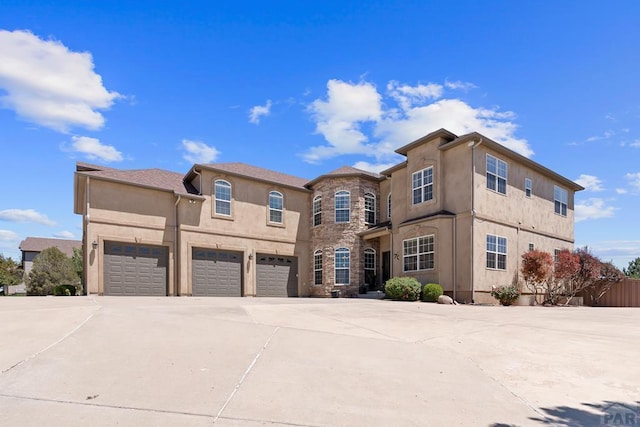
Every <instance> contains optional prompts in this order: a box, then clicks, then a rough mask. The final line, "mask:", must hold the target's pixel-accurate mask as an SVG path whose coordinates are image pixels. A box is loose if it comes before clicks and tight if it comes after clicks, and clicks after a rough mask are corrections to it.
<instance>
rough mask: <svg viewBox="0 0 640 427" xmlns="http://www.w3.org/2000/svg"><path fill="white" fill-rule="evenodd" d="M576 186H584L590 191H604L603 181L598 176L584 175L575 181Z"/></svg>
mask: <svg viewBox="0 0 640 427" xmlns="http://www.w3.org/2000/svg"><path fill="white" fill-rule="evenodd" d="M575 182H576V184H578V185H581V186H583V187H584V188H586V189H587V190H589V191H602V190H604V188H602V181H601V180H600V178H598V177H597V176H593V175H585V174H582V175H580V177H579V178H578V179H576V180H575Z"/></svg>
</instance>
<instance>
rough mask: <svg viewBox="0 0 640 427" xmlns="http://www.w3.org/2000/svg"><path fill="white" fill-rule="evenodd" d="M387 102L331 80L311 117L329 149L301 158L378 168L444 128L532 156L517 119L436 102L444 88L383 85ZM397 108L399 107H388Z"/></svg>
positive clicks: (366, 86) (367, 88)
mask: <svg viewBox="0 0 640 427" xmlns="http://www.w3.org/2000/svg"><path fill="white" fill-rule="evenodd" d="M387 89H388V91H387V97H388V101H390V102H384V100H383V96H382V95H381V94H380V93H379V92H378V90H377V88H376V87H375V86H374V85H373V84H372V83H368V82H360V83H355V84H354V83H348V82H343V81H340V80H330V81H329V82H328V84H327V98H326V100H325V99H316V100H315V101H313V102H312V103H311V105H310V106H309V112H310V113H311V114H312V118H313V120H314V121H315V122H316V132H317V133H319V134H321V135H323V136H324V138H325V140H326V141H327V143H328V144H327V145H321V146H315V147H311V148H310V149H309V150H308V151H307V152H306V153H304V154H303V157H304V159H305V160H306V161H307V162H310V163H316V162H319V161H320V160H322V159H326V158H331V157H335V156H338V155H342V154H360V155H365V156H369V157H374V158H375V159H376V163H380V164H382V163H390V162H393V161H397V160H398V156H397V155H396V154H395V153H394V150H395V149H397V148H398V147H400V146H403V145H405V144H408V143H409V142H411V141H414V140H416V139H418V138H420V137H422V136H424V135H426V134H428V133H429V132H432V131H434V130H437V129H439V128H446V129H448V130H450V131H451V132H454V133H456V134H458V135H462V134H465V133H469V132H474V131H477V132H479V133H481V134H483V135H486V136H487V137H488V138H491V139H493V140H494V141H496V142H498V143H500V144H502V145H504V146H506V147H507V148H510V149H512V150H514V151H516V152H517V153H520V154H522V155H523V156H526V157H530V156H531V155H533V151H532V150H531V148H530V147H529V144H528V142H527V141H526V140H525V139H521V138H517V137H516V136H515V132H516V130H517V125H516V124H515V123H514V122H513V120H514V119H515V114H514V113H513V112H510V111H500V110H499V109H498V108H497V107H496V108H483V107H480V108H474V107H471V106H470V105H468V104H467V103H465V102H463V101H461V100H459V99H439V100H437V101H434V99H435V98H437V97H439V96H441V94H442V92H441V90H442V86H439V85H437V84H433V83H430V84H429V85H417V86H409V85H400V84H398V83H397V82H395V81H392V82H390V83H389V85H388V86H387ZM393 102H395V103H397V107H393V105H392V106H388V105H389V103H391V104H393Z"/></svg>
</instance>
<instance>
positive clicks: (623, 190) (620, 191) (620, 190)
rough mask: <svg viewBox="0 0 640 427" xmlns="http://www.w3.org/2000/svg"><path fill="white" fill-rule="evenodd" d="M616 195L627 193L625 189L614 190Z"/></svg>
mask: <svg viewBox="0 0 640 427" xmlns="http://www.w3.org/2000/svg"><path fill="white" fill-rule="evenodd" d="M616 193H618V194H627V193H628V191H627V190H626V189H625V188H616Z"/></svg>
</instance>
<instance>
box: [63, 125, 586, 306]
mask: <svg viewBox="0 0 640 427" xmlns="http://www.w3.org/2000/svg"><path fill="white" fill-rule="evenodd" d="M397 152H398V153H399V154H401V155H403V156H405V157H406V161H404V162H402V163H400V164H398V165H396V166H394V167H392V168H390V169H388V170H386V171H383V172H382V173H381V174H375V173H370V172H366V171H362V170H358V169H354V168H351V167H343V168H340V169H337V170H335V171H333V172H330V173H327V174H325V175H322V176H320V177H318V178H316V179H313V180H307V179H303V178H298V177H293V176H290V175H286V174H283V173H279V172H275V171H270V170H266V169H263V168H258V167H255V166H250V165H246V164H243V163H219V164H210V165H199V164H196V165H194V166H193V167H192V168H191V169H190V170H189V171H188V172H187V173H186V174H185V175H182V174H178V173H174V172H169V171H164V170H159V169H145V170H117V169H111V168H103V167H99V166H94V165H87V164H82V163H78V164H77V168H76V169H77V170H76V174H75V212H76V213H77V214H82V215H83V229H84V230H83V231H84V233H83V235H84V237H83V239H84V240H83V243H84V247H85V248H86V250H85V251H84V252H85V274H86V283H87V291H88V292H89V293H97V294H105V295H193V296H330V295H332V294H336V293H339V294H340V295H342V296H349V295H355V294H357V293H358V290H359V289H360V288H362V287H363V286H364V285H366V286H367V287H368V288H376V287H381V286H382V284H383V283H384V282H385V281H386V280H387V279H388V278H390V277H393V276H400V275H408V276H414V277H416V278H418V279H419V280H420V281H421V282H422V283H426V282H436V283H440V284H441V285H442V286H443V288H444V290H445V292H446V293H447V294H449V295H451V296H453V297H454V298H455V299H457V300H458V301H464V302H472V301H474V302H481V301H490V300H491V298H490V297H489V292H490V290H491V286H492V285H506V284H510V283H513V282H517V281H518V267H519V264H520V255H521V254H522V253H524V252H526V251H527V250H529V249H531V248H537V249H542V250H546V251H549V252H554V251H558V250H560V249H563V248H572V247H573V241H574V234H573V233H574V231H573V229H574V228H573V223H574V221H573V196H574V193H575V191H579V190H581V189H582V187H580V186H579V185H577V184H575V183H573V182H572V181H570V180H568V179H566V178H563V177H562V176H560V175H558V174H557V173H555V172H553V171H551V170H549V169H547V168H545V167H543V166H541V165H539V164H538V163H536V162H533V161H531V160H529V159H527V158H525V157H523V156H520V155H518V154H517V153H515V152H513V151H511V150H509V149H507V148H505V147H503V146H502V145H500V144H498V143H496V142H494V141H491V140H490V139H488V138H486V137H484V136H482V135H480V134H477V133H472V134H468V135H464V136H460V137H458V136H456V135H454V134H452V133H451V132H448V131H446V130H443V129H441V130H439V131H436V132H433V133H431V134H429V135H427V136H425V137H423V138H420V139H418V140H417V141H414V142H412V143H410V144H408V145H406V146H404V147H402V148H400V149H398V150H397Z"/></svg>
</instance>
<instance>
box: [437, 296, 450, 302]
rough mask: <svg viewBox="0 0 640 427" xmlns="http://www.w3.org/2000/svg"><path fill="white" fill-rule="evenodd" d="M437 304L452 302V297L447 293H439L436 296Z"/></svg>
mask: <svg viewBox="0 0 640 427" xmlns="http://www.w3.org/2000/svg"><path fill="white" fill-rule="evenodd" d="M438 304H453V299H452V298H451V297H450V296H447V295H440V296H439V297H438Z"/></svg>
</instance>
